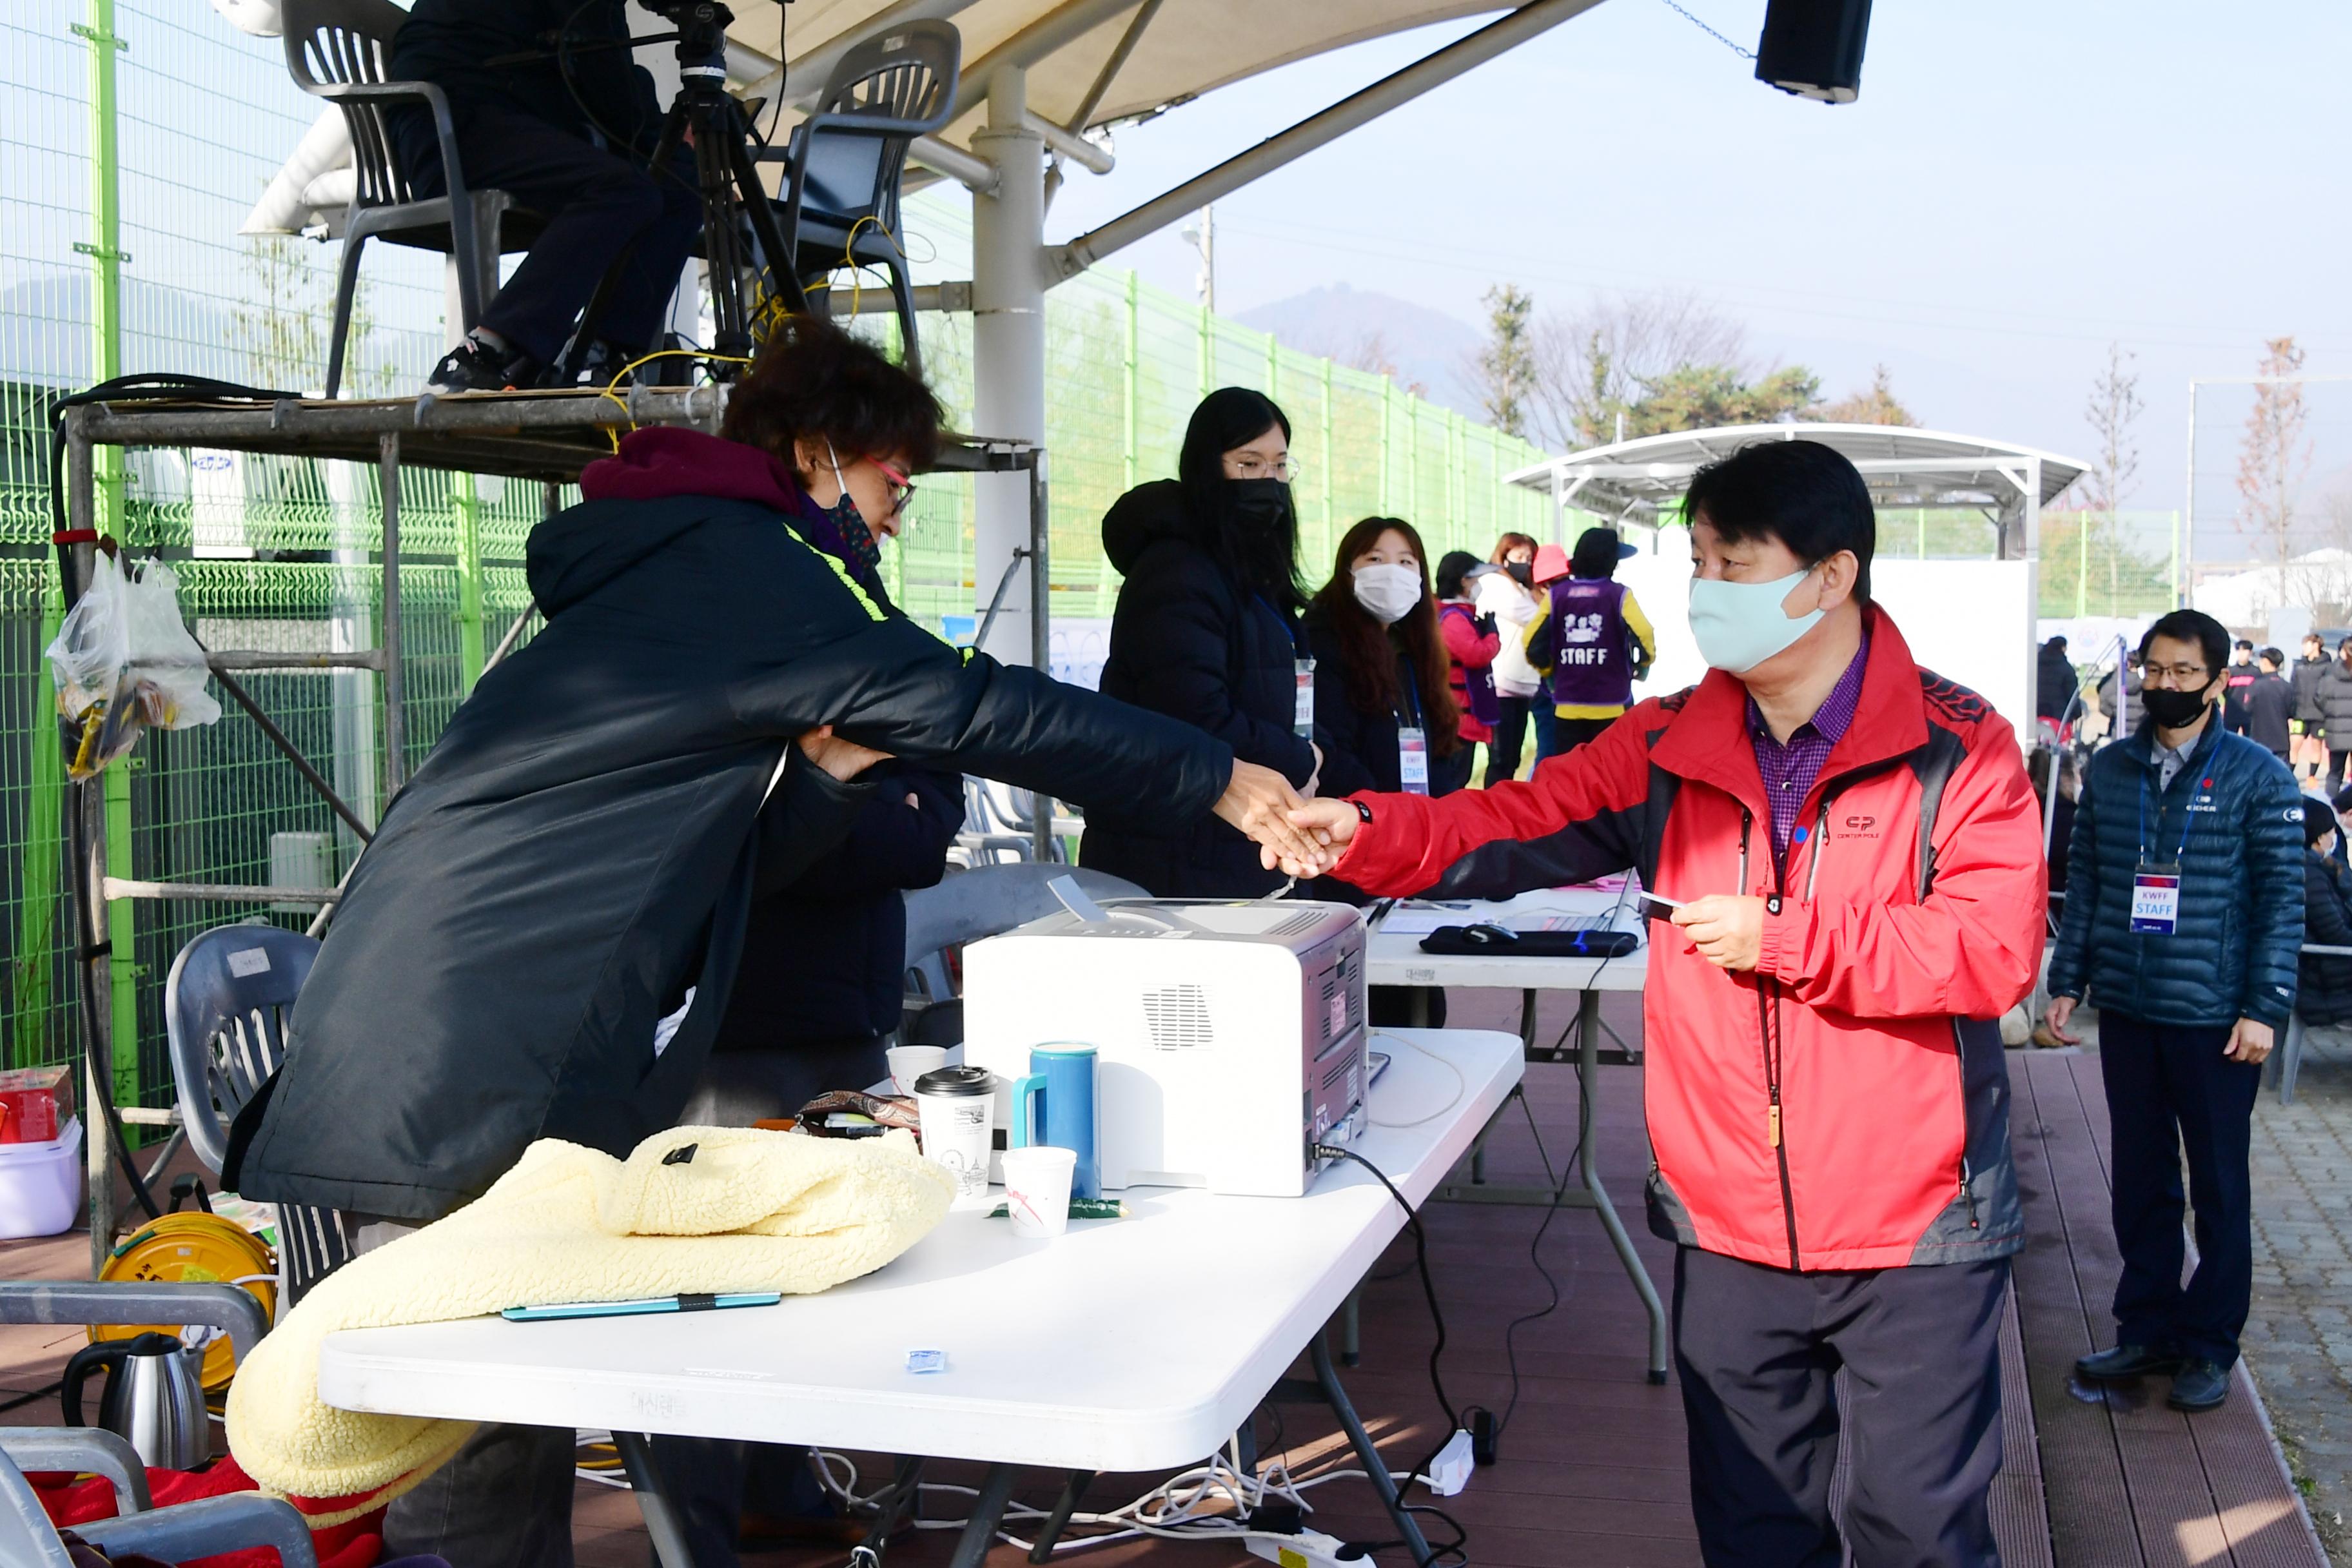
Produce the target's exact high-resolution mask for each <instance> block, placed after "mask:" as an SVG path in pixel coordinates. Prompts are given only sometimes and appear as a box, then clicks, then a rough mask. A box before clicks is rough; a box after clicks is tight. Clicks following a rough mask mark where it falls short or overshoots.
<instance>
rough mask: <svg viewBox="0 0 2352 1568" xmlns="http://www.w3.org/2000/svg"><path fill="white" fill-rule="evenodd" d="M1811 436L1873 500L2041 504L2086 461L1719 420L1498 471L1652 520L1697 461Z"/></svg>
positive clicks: (1874, 430)
mask: <svg viewBox="0 0 2352 1568" xmlns="http://www.w3.org/2000/svg"><path fill="white" fill-rule="evenodd" d="M1795 440H1805V441H1819V442H1821V443H1822V445H1823V446H1827V447H1835V448H1837V450H1839V451H1840V452H1843V453H1844V454H1845V456H1846V457H1848V458H1852V459H1853V465H1854V467H1855V468H1859V469H1861V470H1862V477H1863V479H1864V480H1866V481H1867V482H1868V483H1869V485H1870V493H1871V499H1872V500H1874V501H1875V502H1876V503H1877V504H1878V505H1880V506H1910V507H1920V506H1926V507H1937V506H1956V507H1981V508H1986V509H1989V510H1992V511H1994V512H1996V513H1997V514H1999V515H2000V517H2002V518H2004V519H2006V518H2008V517H2011V516H2013V515H2016V514H2018V513H2020V512H2024V511H2032V512H2039V510H2041V509H2042V507H2044V506H2047V505H2048V504H2049V503H2050V502H2052V501H2053V500H2056V499H2057V498H2058V495H2059V492H2060V491H2062V490H2063V489H2065V488H2066V487H2067V486H2068V485H2071V484H2073V483H2074V480H2075V479H2076V478H2077V477H2078V476H2080V475H2081V474H2082V472H2083V470H2084V468H2087V467H2088V466H2089V465H2087V464H2085V463H2084V462H2083V461H2082V460H2081V459H2080V458H2062V457H2060V456H2059V455H2058V454H2056V453H2054V452H2044V451H2042V450H2039V449H2038V448H2035V447H2020V446H2015V445H2013V444H2011V443H2010V442H2006V441H1991V440H1987V439H1985V438H1984V437H1980V436H1957V435H1954V434H1952V433H1951V432H1949V431H1945V430H1921V429H1918V428H1916V427H1915V426H1907V425H1828V424H1823V425H1725V426H1717V427H1716V428H1714V429H1711V430H1683V431H1676V432H1675V433H1674V434H1672V435H1666V436H1644V437H1640V438H1639V439H1637V440H1632V441H1617V442H1612V444H1610V445H1608V446H1605V447H1586V448H1585V449H1584V450H1582V451H1580V452H1570V453H1568V454H1567V455H1566V456H1564V457H1559V458H1549V459H1547V460H1546V461H1544V462H1540V463H1537V464H1534V465H1533V466H1531V467H1528V468H1521V469H1520V470H1518V471H1517V473H1514V474H1508V475H1506V476H1505V478H1506V479H1508V480H1509V481H1510V482H1511V483H1512V484H1516V485H1525V486H1527V487H1528V489H1538V490H1542V491H1544V492H1545V493H1546V494H1548V495H1549V496H1551V497H1552V498H1553V500H1554V502H1555V503H1556V504H1558V505H1561V506H1570V505H1573V506H1577V507H1580V508H1582V509H1583V510H1587V511H1592V512H1598V513H1600V514H1601V516H1603V517H1614V518H1618V519H1622V520H1625V521H1638V522H1652V521H1656V519H1657V517H1658V514H1659V512H1660V511H1661V510H1664V509H1668V508H1670V507H1671V506H1672V505H1673V504H1674V503H1675V502H1676V501H1678V500H1681V498H1682V494H1683V492H1684V490H1685V489H1688V488H1689V486H1690V477H1691V475H1692V474H1693V473H1694V472H1696V470H1697V469H1698V468H1700V467H1701V466H1702V465H1704V464H1706V463H1711V462H1714V461H1715V460H1716V459H1717V458H1725V457H1728V456H1730V455H1731V454H1732V453H1733V452H1736V451H1738V449H1739V448H1740V447H1745V446H1747V445H1748V444H1749V443H1750V442H1755V441H1795Z"/></svg>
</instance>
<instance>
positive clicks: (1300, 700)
mask: <svg viewBox="0 0 2352 1568" xmlns="http://www.w3.org/2000/svg"><path fill="white" fill-rule="evenodd" d="M1293 663H1294V665H1295V667H1296V671H1297V681H1298V687H1297V696H1296V697H1295V698H1293V699H1292V700H1291V708H1290V732H1291V733H1292V734H1294V735H1302V736H1306V737H1308V738H1310V739H1311V738H1312V737H1313V736H1314V733H1315V661H1314V660H1313V659H1311V658H1302V659H1297V660H1294V661H1293Z"/></svg>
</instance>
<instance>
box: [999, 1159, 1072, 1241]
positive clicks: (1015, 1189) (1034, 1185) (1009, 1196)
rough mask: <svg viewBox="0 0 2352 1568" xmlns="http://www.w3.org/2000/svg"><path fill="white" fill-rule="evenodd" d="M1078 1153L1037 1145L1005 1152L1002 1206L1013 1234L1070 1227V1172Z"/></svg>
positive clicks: (1046, 1233)
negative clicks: (1009, 1221) (1011, 1222)
mask: <svg viewBox="0 0 2352 1568" xmlns="http://www.w3.org/2000/svg"><path fill="white" fill-rule="evenodd" d="M1077 1160H1078V1157H1077V1154H1076V1152H1075V1151H1073V1150H1069V1149H1055V1148H1053V1147H1051V1146H1049V1145H1045V1144H1039V1145H1037V1146H1035V1147H1034V1148H1028V1149H1007V1150H1006V1151H1005V1152H1004V1207H1005V1212H1006V1213H1007V1214H1008V1215H1011V1216H1012V1220H1013V1235H1015V1236H1021V1237H1050V1236H1059V1235H1061V1234H1062V1232H1064V1231H1065V1230H1067V1229H1068V1228H1069V1226H1070V1173H1071V1172H1072V1171H1074V1170H1076V1168H1077Z"/></svg>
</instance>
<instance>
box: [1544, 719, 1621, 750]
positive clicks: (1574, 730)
mask: <svg viewBox="0 0 2352 1568" xmlns="http://www.w3.org/2000/svg"><path fill="white" fill-rule="evenodd" d="M1615 722H1617V719H1616V716H1615V715H1613V714H1612V716H1610V717H1609V718H1606V719H1559V718H1555V719H1554V720H1553V721H1552V749H1551V750H1550V751H1549V752H1545V753H1544V755H1546V756H1548V757H1564V756H1566V755H1567V754H1568V753H1569V752H1572V751H1574V750H1576V748H1577V747H1579V746H1581V745H1584V744H1585V743H1587V742H1591V741H1597V740H1599V739H1600V738H1601V731H1603V730H1606V729H1607V728H1609V726H1610V725H1612V724H1614V723H1615Z"/></svg>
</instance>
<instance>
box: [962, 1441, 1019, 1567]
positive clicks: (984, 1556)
mask: <svg viewBox="0 0 2352 1568" xmlns="http://www.w3.org/2000/svg"><path fill="white" fill-rule="evenodd" d="M1012 1500H1013V1467H1012V1466H1010V1465H991V1466H989V1467H988V1474H987V1475H985V1476H983V1477H982V1478H981V1482H980V1492H979V1495H978V1496H976V1497H974V1498H973V1499H972V1500H971V1514H970V1515H968V1516H967V1517H966V1519H965V1521H964V1527H963V1533H962V1534H961V1535H960V1536H958V1537H956V1545H955V1556H954V1557H953V1558H952V1559H950V1568H981V1564H982V1563H985V1562H987V1561H988V1549H989V1548H990V1547H991V1546H992V1545H994V1544H995V1542H996V1531H997V1527H998V1526H999V1525H1001V1524H1003V1522H1004V1505H1005V1504H1006V1503H1009V1502H1011V1501H1012Z"/></svg>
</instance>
